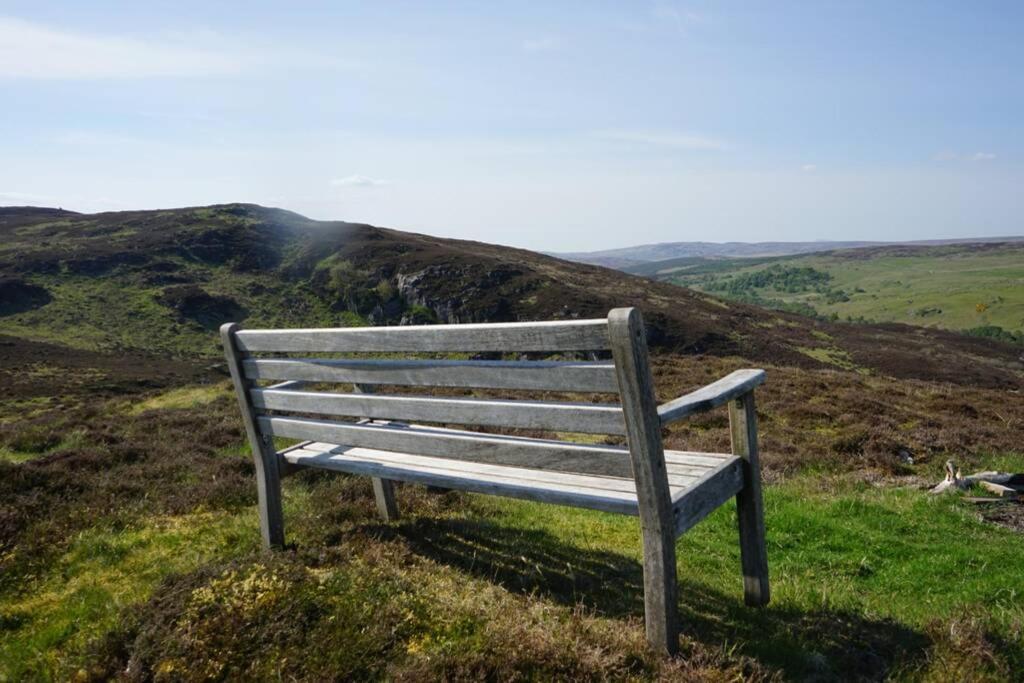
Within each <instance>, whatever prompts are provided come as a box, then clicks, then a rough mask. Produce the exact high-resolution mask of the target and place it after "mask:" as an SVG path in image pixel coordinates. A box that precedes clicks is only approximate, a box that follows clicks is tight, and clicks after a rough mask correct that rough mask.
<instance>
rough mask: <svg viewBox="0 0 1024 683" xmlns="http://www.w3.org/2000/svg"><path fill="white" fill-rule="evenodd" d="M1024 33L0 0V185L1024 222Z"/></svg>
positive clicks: (465, 225)
mask: <svg viewBox="0 0 1024 683" xmlns="http://www.w3.org/2000/svg"><path fill="white" fill-rule="evenodd" d="M212 5H216V6H212ZM1021 36H1024V4H1021V3H1018V2H1003V3H1000V2H937V1H936V2H877V3H873V2H807V3H787V2H777V3H767V2H746V3H739V2H724V1H723V2H692V3H691V2H673V3H670V2H652V3H645V2H634V3H626V2H622V3H600V2H580V3H569V2H566V3H500V4H499V3H440V2H434V3H429V2H414V3H390V2H374V3H344V2H325V3H306V2H295V3H287V4H285V3H260V2H247V3H237V4H234V5H232V4H231V3H208V2H187V1H185V2H181V1H177V2H166V3H164V2H144V3H140V2H133V3H112V2H88V3H84V2H67V3H61V2H51V3H40V2H38V0H36V1H35V2H0V102H2V106H0V204H38V205H59V206H63V207H65V208H71V209H76V210H81V211H107V210H118V209H127V208H162V207H173V206H187V205H198V204H210V203H220V202H230V201H250V202H257V203H260V204H265V205H272V206H281V207H284V208H289V209H293V210H295V211H298V212H300V213H303V214H306V215H308V216H311V217H314V218H323V219H343V220H352V221H363V222H369V223H373V224H377V225H385V226H389V227H394V228H399V229H404V230H413V231H417V232H427V233H431V234H436V235H443V236H451V237H460V238H467V239H476V240H482V241H488V242H497V243H503V244H512V245H517V246H523V247H527V248H532V249H542V250H590V249H598V248H610V247H616V246H626V245H629V244H637V243H645V242H659V241H677V240H678V241H682V240H707V241H726V240H744V241H753V240H810V239H894V240H895V239H928V238H939V237H964V236H982V235H1011V234H1022V233H1024V222H1022V220H1021V218H1022V215H1024V198H1022V197H1024V192H1022V188H1024V136H1022V132H1024V39H1022V38H1021Z"/></svg>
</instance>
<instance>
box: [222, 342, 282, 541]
mask: <svg viewBox="0 0 1024 683" xmlns="http://www.w3.org/2000/svg"><path fill="white" fill-rule="evenodd" d="M237 330H238V325H237V324H236V323H226V324H224V325H221V328H220V338H221V345H222V346H223V347H224V359H225V360H226V361H227V365H228V371H229V372H230V373H231V382H232V384H233V385H234V387H235V397H236V398H237V399H238V409H239V411H240V412H241V413H242V424H243V426H244V427H245V434H246V436H247V437H248V439H249V448H250V449H251V450H252V457H253V464H254V465H255V469H256V496H257V500H258V508H259V517H260V536H261V537H262V540H263V547H264V549H278V548H283V547H284V508H283V507H282V500H281V471H280V463H281V459H280V458H279V457H278V454H277V452H276V451H275V450H274V449H273V448H272V446H271V444H270V442H269V441H268V438H267V435H266V434H265V433H263V432H261V431H260V430H259V428H258V426H257V424H256V420H255V413H254V411H253V408H252V403H251V402H250V401H249V388H250V386H251V384H252V383H251V382H250V381H249V380H247V379H246V377H245V375H244V373H243V371H242V367H241V364H240V363H239V360H240V357H241V354H240V353H239V352H238V348H237V345H236V341H237Z"/></svg>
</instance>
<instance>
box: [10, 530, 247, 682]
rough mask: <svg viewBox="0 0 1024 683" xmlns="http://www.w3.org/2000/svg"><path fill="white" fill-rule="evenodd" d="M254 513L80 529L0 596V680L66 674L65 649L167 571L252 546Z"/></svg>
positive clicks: (140, 597) (78, 645) (104, 626)
mask: <svg viewBox="0 0 1024 683" xmlns="http://www.w3.org/2000/svg"><path fill="white" fill-rule="evenodd" d="M255 529H256V523H255V511H251V510H247V511H245V512H243V513H225V512H217V513H197V514H191V515H184V516H179V517H162V518H151V519H148V520H146V522H145V523H142V524H139V525H137V526H133V527H130V528H127V529H122V528H103V527H96V528H93V529H90V530H88V531H86V532H84V533H82V534H81V535H80V536H79V537H78V538H77V539H76V540H75V542H74V543H73V544H72V546H71V547H70V548H69V549H68V551H67V552H66V553H64V555H63V556H62V557H60V559H59V560H58V561H57V562H56V563H55V564H53V565H52V566H51V568H50V571H49V573H48V574H47V575H46V576H44V577H38V578H37V579H36V580H35V581H33V582H31V583H30V585H28V586H26V587H25V590H24V591H22V592H20V593H18V594H15V595H10V594H5V595H4V596H2V597H0V633H2V637H0V680H10V681H16V680H24V679H25V678H30V677H35V676H49V675H57V676H58V677H66V676H68V675H69V674H70V673H72V672H73V670H74V669H75V668H77V667H78V666H79V665H81V664H83V662H71V661H70V660H68V659H67V655H69V654H71V653H78V652H80V651H81V650H82V648H83V647H84V646H85V644H86V643H87V642H88V641H89V640H90V639H91V638H95V637H96V636H98V635H100V634H102V633H104V632H105V631H106V630H108V629H110V628H112V627H113V626H114V625H115V624H116V623H117V620H118V619H119V618H120V616H121V615H122V612H123V610H125V609H126V608H129V607H130V606H132V605H137V604H139V603H140V602H143V601H145V600H146V599H147V598H148V597H149V595H150V594H151V592H152V591H153V588H154V587H155V586H156V585H157V584H158V583H159V582H160V581H161V580H162V579H163V578H165V577H166V576H168V575H169V574H171V573H174V572H182V571H189V570H192V569H195V568H196V567H198V566H201V565H203V564H204V563H206V562H209V561H211V560H212V559H214V558H218V559H222V558H229V557H232V556H235V555H238V554H240V553H245V552H249V551H251V550H252V549H253V548H254V546H255V545H256V543H257V542H258V539H257V538H256V537H255V536H254V533H253V532H254V531H255Z"/></svg>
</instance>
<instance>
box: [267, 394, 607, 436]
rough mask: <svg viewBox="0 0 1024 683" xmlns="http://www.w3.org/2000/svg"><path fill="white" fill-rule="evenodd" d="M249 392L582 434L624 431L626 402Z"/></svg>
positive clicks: (367, 412)
mask: <svg viewBox="0 0 1024 683" xmlns="http://www.w3.org/2000/svg"><path fill="white" fill-rule="evenodd" d="M250 395H251V397H252V404H253V406H255V407H256V408H257V409H259V410H281V411H291V412H297V413H318V414H321V415H343V416H348V417H369V418H374V419H383V420H405V421H408V420H416V421H424V422H440V423H446V424H447V423H454V424H465V425H486V426H496V427H509V428H514V429H539V430H544V431H555V432H564V431H573V432H579V433H584V434H618V435H621V434H624V433H625V422H624V421H623V418H622V408H621V406H618V405H599V404H593V403H557V402H546V401H499V400H483V399H473V398H436V397H424V396H384V395H371V394H366V393H362V394H332V393H324V392H315V391H292V390H286V391H278V390H273V389H253V390H252V391H251V392H250Z"/></svg>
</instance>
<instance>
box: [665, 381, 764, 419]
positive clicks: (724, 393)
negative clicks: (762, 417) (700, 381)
mask: <svg viewBox="0 0 1024 683" xmlns="http://www.w3.org/2000/svg"><path fill="white" fill-rule="evenodd" d="M764 377H765V375H764V370H737V371H736V372H733V373H731V374H729V375H726V376H725V377H723V378H722V379H720V380H718V381H717V382H712V383H711V384H709V385H707V386H705V387H701V388H700V389H697V390H696V391H693V392H690V393H689V394H686V395H685V396H680V397H679V398H677V399H675V400H674V401H669V402H668V403H665V404H663V405H660V406H658V417H660V418H661V422H662V424H667V423H669V422H675V421H676V420H681V419H682V418H684V417H687V416H689V415H693V414H694V413H699V412H701V411H704V410H710V409H711V408H716V407H718V406H722V405H725V404H726V403H728V402H729V401H731V400H732V399H734V398H736V397H737V396H742V395H743V394H745V393H747V392H748V391H751V390H752V389H753V388H754V387H756V386H758V385H760V384H761V383H762V382H764Z"/></svg>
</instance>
